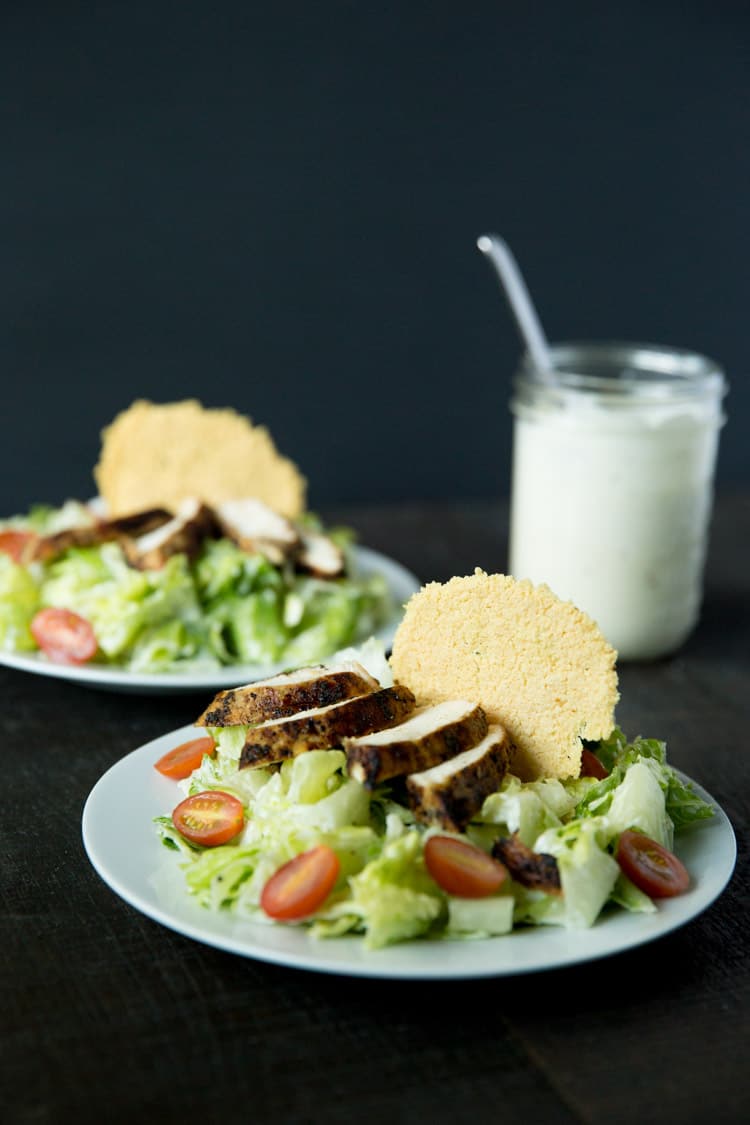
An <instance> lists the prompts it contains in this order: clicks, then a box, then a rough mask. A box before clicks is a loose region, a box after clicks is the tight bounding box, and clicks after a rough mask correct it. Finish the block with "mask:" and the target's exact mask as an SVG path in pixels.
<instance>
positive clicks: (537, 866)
mask: <svg viewBox="0 0 750 1125" xmlns="http://www.w3.org/2000/svg"><path fill="white" fill-rule="evenodd" d="M492 854H493V856H494V857H495V859H499V860H500V862H501V863H504V864H505V866H506V867H507V868H508V870H509V871H510V873H511V876H512V878H513V879H515V881H516V882H517V883H521V884H522V885H523V886H524V887H529V888H530V890H533V891H546V893H547V894H548V895H559V894H561V893H562V891H561V888H560V871H559V869H558V866H557V860H556V859H555V857H554V856H553V855H545V854H544V853H543V852H535V851H532V849H531V848H529V847H527V845H526V844H524V843H523V842H522V840H521V839H520V837H519V835H518V833H517V832H514V833H513V835H512V836H502V837H501V838H500V839H498V840H495V843H494V844H493V845H492Z"/></svg>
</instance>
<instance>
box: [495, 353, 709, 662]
mask: <svg viewBox="0 0 750 1125" xmlns="http://www.w3.org/2000/svg"><path fill="white" fill-rule="evenodd" d="M562 379H563V388H562V389H561V390H560V393H554V394H550V393H548V391H547V390H546V389H543V388H538V389H536V390H534V391H533V393H532V394H528V393H526V394H523V392H522V393H521V394H520V395H519V398H518V399H517V400H516V402H515V403H514V412H515V414H516V421H515V428H514V439H513V472H512V495H511V525H510V567H509V569H510V572H511V573H512V574H513V575H514V576H516V577H517V578H530V579H531V580H532V581H533V582H535V583H539V582H546V583H547V585H549V586H550V587H551V588H552V590H553V591H554V592H555V593H556V594H558V595H559V596H560V597H562V598H565V599H568V600H570V601H572V602H574V603H575V604H576V605H578V606H579V607H580V608H581V609H583V610H585V611H586V612H587V613H588V614H590V616H592V617H593V618H594V619H595V620H596V621H597V622H598V624H599V626H600V628H601V629H602V631H603V633H604V634H605V636H606V637H607V639H608V640H609V641H610V643H611V644H612V645H614V647H615V648H616V649H617V650H618V652H619V655H620V657H621V658H623V659H652V658H655V657H657V656H661V655H664V654H666V653H668V652H671V651H674V649H676V648H677V647H678V646H679V645H680V644H682V642H683V641H684V640H685V639H686V637H687V636H688V634H689V633H690V631H691V630H692V628H693V627H694V625H695V623H696V621H697V619H698V614H699V610H700V602H701V587H702V573H703V564H704V558H705V551H706V540H707V529H708V522H709V517H710V510H711V498H712V484H713V472H714V463H715V459H716V449H717V443H718V433H719V427H720V425H721V421H722V416H721V405H720V404H721V396H722V394H723V390H724V384H723V379H722V378H721V375H720V373H719V374H718V379H714V381H713V382H712V383H711V384H710V387H709V388H708V391H707V390H706V387H705V386H703V390H702V393H695V392H694V391H692V390H691V387H690V386H687V389H686V384H685V381H684V380H683V381H681V382H680V383H679V385H678V383H677V382H676V381H675V380H674V379H672V381H671V382H670V381H669V379H668V378H667V377H662V376H661V375H660V376H658V377H657V378H656V379H653V378H651V379H650V380H649V381H647V382H644V383H638V382H637V381H633V382H631V383H627V382H620V383H619V384H617V385H616V390H615V391H614V392H613V391H612V388H607V387H606V385H605V380H598V381H597V382H596V386H592V385H586V384H584V385H582V384H581V381H580V380H577V381H576V382H575V383H572V384H570V385H568V384H567V382H566V380H565V376H564V375H563V376H562ZM526 390H528V387H527V388H526ZM608 391H609V393H607V392H608Z"/></svg>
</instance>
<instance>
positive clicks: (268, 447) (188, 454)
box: [94, 399, 306, 519]
mask: <svg viewBox="0 0 750 1125" xmlns="http://www.w3.org/2000/svg"><path fill="white" fill-rule="evenodd" d="M94 479H95V480H96V483H97V486H98V489H99V494H100V495H101V496H102V497H103V498H104V500H105V502H106V504H107V509H108V512H109V514H110V515H111V516H114V517H117V516H124V515H129V514H130V513H132V512H136V511H140V510H143V509H145V508H152V507H166V508H169V509H171V510H174V509H175V508H176V507H177V506H178V505H179V503H180V502H181V501H182V500H185V499H187V498H188V497H196V498H197V499H199V500H203V501H205V502H206V503H207V504H219V503H221V502H222V501H224V500H236V499H244V498H246V497H254V498H256V499H258V500H262V501H263V502H264V503H265V504H268V506H269V507H271V508H273V509H274V510H275V511H277V512H279V513H280V514H281V515H283V516H287V517H289V518H290V519H294V518H296V517H297V516H299V515H301V514H302V513H303V512H304V510H305V503H306V481H305V478H304V477H303V476H302V474H301V473H300V472H299V470H298V469H297V467H296V465H295V464H294V463H293V462H292V461H289V460H288V459H287V458H286V457H282V456H281V454H279V452H278V451H277V449H276V447H275V445H274V443H273V439H272V438H271V435H270V434H269V432H268V430H267V429H266V428H265V427H263V426H254V425H253V424H252V422H251V421H250V419H249V418H246V417H244V416H243V415H241V414H238V413H237V412H236V411H235V410H231V409H207V408H204V407H203V406H202V405H201V403H200V402H198V401H197V399H185V400H184V401H183V402H170V403H165V404H155V403H152V402H148V401H146V400H144V399H139V400H138V401H136V402H134V403H133V404H132V406H130V407H129V408H128V409H127V410H125V411H123V412H122V413H121V414H118V416H117V417H116V418H115V419H114V421H113V422H112V423H111V425H109V426H108V427H107V428H106V429H105V430H104V431H103V432H102V449H101V454H100V458H99V462H98V464H97V465H96V467H95V469H94Z"/></svg>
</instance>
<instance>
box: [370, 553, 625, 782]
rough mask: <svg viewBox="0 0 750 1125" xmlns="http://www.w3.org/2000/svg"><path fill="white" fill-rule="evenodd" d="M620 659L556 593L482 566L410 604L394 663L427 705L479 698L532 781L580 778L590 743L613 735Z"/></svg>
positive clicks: (517, 769)
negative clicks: (583, 741)
mask: <svg viewBox="0 0 750 1125" xmlns="http://www.w3.org/2000/svg"><path fill="white" fill-rule="evenodd" d="M616 659H617V653H616V652H615V650H614V649H613V648H612V647H611V645H609V644H608V642H607V641H606V640H605V638H604V637H603V636H602V634H601V632H600V630H599V627H598V626H597V625H596V623H595V622H594V621H592V620H591V618H590V617H587V616H586V614H585V613H583V612H582V611H581V610H580V609H577V608H576V607H575V606H574V605H573V604H572V603H571V602H564V601H561V600H560V599H559V598H558V597H556V596H555V594H553V593H552V591H551V590H550V589H549V587H547V586H534V585H532V583H531V582H529V581H527V580H524V581H516V580H515V579H514V578H510V577H508V576H506V575H504V574H485V572H484V571H482V570H479V569H477V570H476V571H475V572H474V574H473V575H470V576H468V577H459V578H451V580H450V581H449V582H447V583H445V584H444V585H441V584H440V583H439V582H431V583H430V584H429V585H427V586H424V587H423V588H422V589H421V590H420V592H419V593H418V594H415V595H414V596H413V597H412V598H411V600H410V601H409V602H408V604H407V606H406V612H405V615H404V618H403V620H402V622H401V624H400V626H399V628H398V631H397V633H396V636H395V638H394V642H393V653H392V656H391V666H392V668H393V674H394V676H395V678H396V680H397V681H398V682H399V683H402V684H404V685H405V686H407V687H409V688H410V689H411V690H412V691H413V692H414V695H415V696H416V698H417V701H418V703H420V704H424V703H437V702H439V701H440V700H444V699H456V698H461V699H472V700H476V701H477V702H478V703H480V704H481V705H482V707H483V708H484V710H485V712H486V713H487V718H488V720H489V721H490V723H500V724H501V725H502V726H504V727H505V728H506V729H507V730H508V732H509V733H510V736H511V738H512V739H513V742H514V743H515V745H516V748H517V749H516V753H515V755H514V759H513V762H512V764H511V768H512V770H513V772H514V773H516V774H518V775H519V776H520V777H521V778H522V779H523V780H533V779H535V778H539V777H557V778H566V777H577V776H578V775H579V773H580V768H581V749H582V745H581V739H582V738H585V739H591V740H593V739H598V738H604V737H606V736H607V735H609V734H610V733H611V731H612V730H613V729H614V725H615V718H614V711H615V705H616V703H617V700H618V698H619V695H618V691H617V672H616V670H615V661H616Z"/></svg>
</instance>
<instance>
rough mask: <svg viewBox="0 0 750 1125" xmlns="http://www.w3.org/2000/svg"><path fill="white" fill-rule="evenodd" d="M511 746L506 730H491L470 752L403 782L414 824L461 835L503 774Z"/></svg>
mask: <svg viewBox="0 0 750 1125" xmlns="http://www.w3.org/2000/svg"><path fill="white" fill-rule="evenodd" d="M512 752H513V743H512V741H511V738H510V735H509V734H508V732H507V731H506V729H505V727H502V726H500V725H499V724H498V725H496V726H491V727H490V728H489V730H488V731H487V734H486V735H485V737H484V738H483V739H482V741H481V742H480V743H478V744H477V745H476V746H473V747H472V748H471V750H464V751H463V753H461V754H458V755H456V757H455V758H449V759H448V760H447V761H445V762H441V763H440V765H437V766H433V767H432V768H431V769H428V770H423V771H422V772H420V773H413V774H410V776H409V777H407V779H406V791H407V794H408V796H409V805H410V806H411V809H412V812H413V813H414V815H415V816H416V818H417V820H420V821H422V823H424V824H437V825H439V826H440V827H441V828H445V829H446V830H447V831H449V832H463V830H464V828H465V827H466V825H467V824H468V823H469V821H470V820H471V818H472V817H473V816H475V815H476V813H478V812H479V810H480V809H481V807H482V805H483V804H484V800H485V797H488V796H489V795H490V793H494V792H495V791H496V790H497V789H499V787H500V783H501V782H502V780H503V777H504V776H505V774H506V771H507V769H508V766H509V764H510V759H511V755H512Z"/></svg>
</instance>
